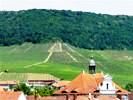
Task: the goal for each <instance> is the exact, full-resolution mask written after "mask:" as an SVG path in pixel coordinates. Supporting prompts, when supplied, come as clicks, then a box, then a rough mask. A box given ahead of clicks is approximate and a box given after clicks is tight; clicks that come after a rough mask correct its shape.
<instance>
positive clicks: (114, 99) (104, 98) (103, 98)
mask: <svg viewBox="0 0 133 100" xmlns="http://www.w3.org/2000/svg"><path fill="white" fill-rule="evenodd" d="M94 100H95V99H94ZM96 100H120V99H118V98H117V97H115V96H106V95H100V96H98V97H97V98H96Z"/></svg>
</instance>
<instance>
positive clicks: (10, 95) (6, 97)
mask: <svg viewBox="0 0 133 100" xmlns="http://www.w3.org/2000/svg"><path fill="white" fill-rule="evenodd" d="M21 93H22V92H13V91H0V100H18V97H19V96H20V95H21Z"/></svg>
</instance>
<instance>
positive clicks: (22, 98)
mask: <svg viewBox="0 0 133 100" xmlns="http://www.w3.org/2000/svg"><path fill="white" fill-rule="evenodd" d="M18 100H26V96H25V95H24V93H23V92H22V93H21V95H20V96H19V98H18Z"/></svg>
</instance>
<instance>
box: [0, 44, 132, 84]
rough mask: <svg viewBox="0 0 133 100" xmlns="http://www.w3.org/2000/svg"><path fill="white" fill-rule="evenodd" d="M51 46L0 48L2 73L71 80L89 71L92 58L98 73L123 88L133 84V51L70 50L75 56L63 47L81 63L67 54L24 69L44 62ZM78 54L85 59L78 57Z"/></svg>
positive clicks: (30, 45) (27, 45)
mask: <svg viewBox="0 0 133 100" xmlns="http://www.w3.org/2000/svg"><path fill="white" fill-rule="evenodd" d="M52 45H53V44H52V43H49V44H36V45H35V44H30V43H25V44H23V45H21V46H10V47H0V70H1V71H3V70H5V69H8V70H9V72H18V73H20V72H22V73H23V72H33V73H50V74H53V75H55V76H58V77H60V78H63V79H68V80H71V79H73V78H74V77H75V76H76V75H78V74H79V73H80V72H81V71H82V70H87V65H88V58H89V57H90V55H93V56H94V58H95V60H96V62H97V72H100V71H103V72H105V73H109V74H111V75H112V76H113V79H114V80H115V81H116V82H117V83H119V84H121V85H124V84H126V83H127V82H129V81H133V74H132V73H133V51H111V50H106V51H98V50H96V51H90V50H85V49H79V48H75V47H71V48H73V49H74V50H75V51H76V52H72V51H70V50H69V49H68V48H66V47H65V46H63V49H64V50H65V51H68V52H69V53H70V54H71V55H72V56H73V57H75V58H76V59H77V60H78V61H79V62H78V63H76V62H74V61H73V60H72V59H71V58H70V57H69V56H68V55H67V54H66V53H65V52H62V53H58V52H57V53H54V54H53V56H52V57H51V58H50V60H49V61H48V62H47V63H45V64H40V65H34V66H32V67H29V68H24V66H26V65H30V64H34V63H37V62H41V61H44V60H45V58H46V57H47V56H48V52H47V51H48V49H49V48H50V47H51V46H52ZM28 48H29V49H28ZM77 52H78V53H80V54H82V55H83V56H84V57H82V56H79V55H78V54H77ZM131 58H132V59H131Z"/></svg>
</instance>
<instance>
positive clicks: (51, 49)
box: [48, 43, 56, 52]
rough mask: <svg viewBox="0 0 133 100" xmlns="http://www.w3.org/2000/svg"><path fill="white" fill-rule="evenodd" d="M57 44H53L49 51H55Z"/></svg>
mask: <svg viewBox="0 0 133 100" xmlns="http://www.w3.org/2000/svg"><path fill="white" fill-rule="evenodd" d="M55 46H56V43H54V44H53V46H51V48H50V49H49V50H48V52H53V50H54V48H55Z"/></svg>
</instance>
